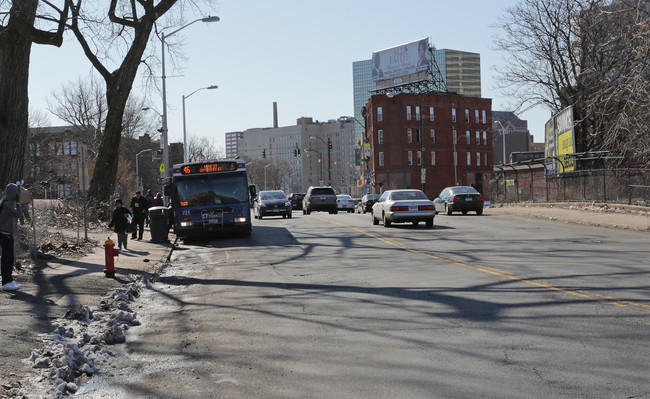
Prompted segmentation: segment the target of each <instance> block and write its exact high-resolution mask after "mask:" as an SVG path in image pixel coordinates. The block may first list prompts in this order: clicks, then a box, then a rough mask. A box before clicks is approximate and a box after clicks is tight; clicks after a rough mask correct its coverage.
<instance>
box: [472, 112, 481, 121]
mask: <svg viewBox="0 0 650 399" xmlns="http://www.w3.org/2000/svg"><path fill="white" fill-rule="evenodd" d="M474 120H475V121H476V123H477V124H478V123H479V122H481V120H480V119H479V117H478V109H477V110H474Z"/></svg>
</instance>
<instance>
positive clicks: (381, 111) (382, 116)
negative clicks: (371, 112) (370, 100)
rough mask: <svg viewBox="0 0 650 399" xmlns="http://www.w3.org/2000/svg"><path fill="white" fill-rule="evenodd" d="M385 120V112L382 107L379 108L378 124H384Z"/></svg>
mask: <svg viewBox="0 0 650 399" xmlns="http://www.w3.org/2000/svg"><path fill="white" fill-rule="evenodd" d="M383 120H384V110H383V108H382V107H377V122H382V121H383Z"/></svg>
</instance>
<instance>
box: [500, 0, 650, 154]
mask: <svg viewBox="0 0 650 399" xmlns="http://www.w3.org/2000/svg"><path fill="white" fill-rule="evenodd" d="M649 22H650V21H649V20H648V6H647V5H646V4H645V2H642V1H638V0H617V1H603V0H521V1H520V3H519V4H517V5H516V6H515V7H512V8H510V9H508V10H507V12H506V14H505V16H504V17H502V18H501V19H500V21H499V24H498V26H500V27H502V28H503V35H501V36H500V37H498V38H497V39H496V40H495V47H496V48H497V49H499V50H503V51H504V52H505V53H506V67H504V68H502V69H500V70H499V71H498V72H499V77H500V79H499V80H500V82H501V84H500V86H501V88H502V89H504V93H505V94H506V95H508V96H510V97H511V98H516V99H518V100H519V101H518V103H517V104H516V105H515V106H514V109H515V110H520V109H524V108H526V107H529V106H534V105H539V104H542V105H544V106H546V107H547V108H548V109H550V110H551V111H552V112H553V113H555V112H558V111H559V110H561V109H563V108H565V107H567V106H573V111H574V118H575V121H576V126H575V134H576V151H578V152H582V151H589V150H601V149H607V150H614V151H616V152H623V153H628V154H629V155H630V156H633V157H639V156H642V157H643V156H645V158H646V159H647V156H648V150H647V149H646V150H640V148H643V147H644V146H645V147H647V146H646V145H645V144H644V145H643V146H641V147H639V146H638V144H639V142H640V141H644V140H643V138H644V137H647V134H645V131H646V130H647V128H648V122H647V121H641V120H639V118H636V117H635V112H636V113H637V115H643V114H646V115H647V108H643V107H647V100H648V94H650V93H649V92H648V72H647V70H648V68H647V62H648V57H647V56H648V48H647V47H648V41H649V36H648V32H649V29H650V23H649ZM631 100H632V101H631ZM646 119H647V118H646ZM630 141H632V142H633V143H635V144H632V145H628V144H630ZM646 141H647V140H646ZM644 154H645V155H644Z"/></svg>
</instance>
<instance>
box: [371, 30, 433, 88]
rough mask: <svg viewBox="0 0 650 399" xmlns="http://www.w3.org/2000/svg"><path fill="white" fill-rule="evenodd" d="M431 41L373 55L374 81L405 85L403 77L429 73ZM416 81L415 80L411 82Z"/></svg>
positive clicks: (400, 46) (427, 40)
mask: <svg viewBox="0 0 650 399" xmlns="http://www.w3.org/2000/svg"><path fill="white" fill-rule="evenodd" d="M429 63H430V60H429V39H421V40H416V41H414V42H410V43H406V44H402V45H399V46H396V47H391V48H388V49H385V50H380V51H375V52H374V53H372V80H373V81H375V82H379V81H384V80H392V81H393V82H394V83H405V82H404V79H400V78H401V77H406V76H409V75H418V76H419V75H424V76H427V75H428V72H429ZM411 81H414V80H411Z"/></svg>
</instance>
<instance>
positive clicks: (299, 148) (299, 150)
mask: <svg viewBox="0 0 650 399" xmlns="http://www.w3.org/2000/svg"><path fill="white" fill-rule="evenodd" d="M296 149H297V150H298V156H300V148H296Z"/></svg>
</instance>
